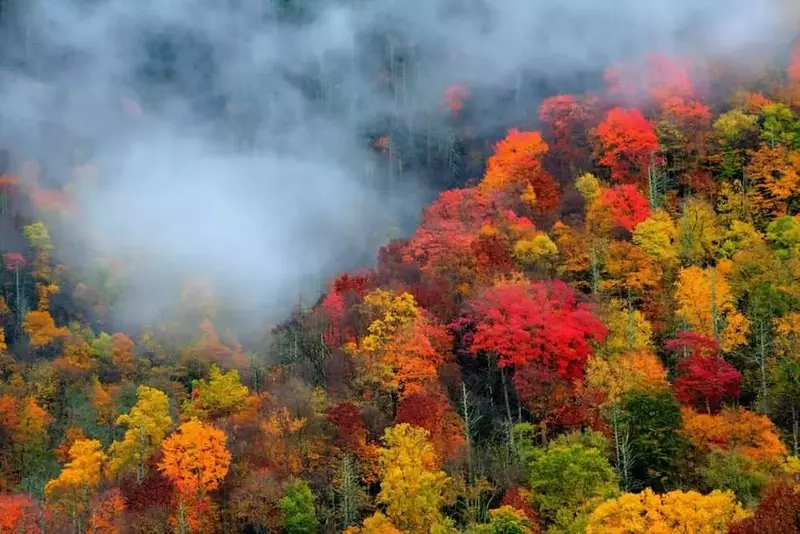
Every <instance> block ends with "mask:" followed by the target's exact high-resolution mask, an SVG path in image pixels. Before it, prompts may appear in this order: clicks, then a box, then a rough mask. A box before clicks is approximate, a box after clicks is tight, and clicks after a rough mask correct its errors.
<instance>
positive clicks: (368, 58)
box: [0, 0, 793, 324]
mask: <svg viewBox="0 0 800 534" xmlns="http://www.w3.org/2000/svg"><path fill="white" fill-rule="evenodd" d="M721 4H724V5H721ZM298 5H299V6H301V7H292V6H298ZM287 6H289V7H287ZM5 8H6V13H5V15H4V22H5V26H4V28H5V29H4V30H3V37H2V47H3V51H2V56H3V62H2V65H3V68H2V72H0V142H1V143H2V145H3V146H5V147H8V148H9V149H10V150H11V152H12V154H13V155H14V160H15V162H17V163H19V162H21V161H24V160H30V159H35V160H37V161H39V162H40V164H41V166H42V169H43V174H42V178H41V180H42V182H43V183H47V184H50V185H57V184H60V183H65V182H66V181H67V180H69V179H70V169H71V168H72V167H73V166H75V165H78V164H91V165H93V166H94V167H96V168H97V169H98V171H99V179H98V180H97V182H94V181H91V180H83V181H81V180H78V181H77V183H76V185H75V192H76V194H77V195H78V197H79V199H80V218H79V219H78V220H77V221H76V222H75V226H74V227H70V228H69V229H68V231H70V232H76V233H79V234H81V235H86V236H92V239H93V240H95V242H96V243H97V246H98V247H99V248H100V249H101V250H103V252H104V253H105V254H107V255H108V256H109V257H111V258H117V259H122V260H123V261H124V262H125V264H126V267H127V269H126V270H127V273H128V276H129V279H128V285H126V286H125V290H124V292H123V294H122V297H121V300H120V302H119V303H117V305H116V306H115V308H114V312H115V315H116V319H117V320H118V321H120V322H124V323H126V324H137V323H142V322H147V321H150V320H152V319H154V318H155V317H156V316H157V313H158V311H159V310H161V309H162V308H163V307H165V306H167V305H168V304H169V303H170V302H171V299H172V298H173V297H174V296H175V295H176V294H177V291H176V289H177V284H178V281H179V280H181V279H184V278H186V277H188V276H203V277H206V278H209V279H211V280H213V281H214V282H215V283H216V284H218V286H219V292H220V294H221V296H224V297H225V298H227V299H230V300H232V301H234V302H236V306H237V307H238V308H239V309H240V311H244V312H247V313H249V314H253V313H255V314H257V315H258V317H259V320H261V319H260V318H263V320H265V321H266V320H273V319H276V318H279V317H281V316H282V315H283V314H285V313H286V312H287V311H288V310H290V309H291V308H292V307H293V306H294V305H295V304H296V302H297V300H298V298H299V295H300V294H303V295H305V296H307V297H308V296H310V297H313V295H314V294H315V293H316V292H318V291H319V289H320V287H322V286H323V284H324V281H325V280H326V279H327V278H328V277H329V276H331V275H332V274H334V273H335V271H336V270H338V269H341V268H348V267H352V266H355V265H359V264H363V263H368V262H369V261H370V259H371V258H373V257H374V252H375V249H376V247H377V246H378V245H379V244H380V243H381V242H382V241H384V240H385V239H386V237H387V235H389V234H390V233H391V234H397V233H398V232H402V231H404V230H407V228H408V225H409V222H410V221H413V218H414V216H415V215H416V214H418V212H419V210H420V209H421V208H422V206H423V205H424V203H425V202H426V201H428V200H429V199H430V197H431V195H432V194H433V193H434V191H432V189H433V188H435V186H434V187H431V186H429V185H426V184H430V180H426V179H423V178H424V177H421V176H420V175H419V174H420V172H422V171H421V169H420V167H419V166H416V167H414V166H413V165H409V166H408V168H407V170H406V172H405V173H402V174H401V172H400V170H399V169H397V168H395V169H387V166H386V164H385V162H384V163H381V162H380V158H379V157H378V156H377V155H376V154H375V151H374V150H371V149H370V146H369V135H371V134H380V133H381V131H383V132H386V131H393V132H394V131H407V132H409V135H413V134H414V132H417V131H419V130H420V129H426V130H427V135H428V136H430V135H434V136H442V135H444V136H447V135H448V133H447V132H446V131H445V132H444V133H442V132H440V131H439V130H437V132H436V133H434V134H431V133H430V130H431V128H432V127H431V124H439V123H441V124H445V125H446V124H447V121H448V120H449V119H448V116H447V111H446V110H445V109H443V106H442V91H443V89H444V88H445V87H446V86H447V85H450V84H455V83H458V84H463V85H466V86H468V87H470V89H471V91H472V93H473V95H476V96H475V98H476V99H478V98H486V95H498V94H502V93H503V92H504V91H514V90H518V88H519V85H520V84H521V83H523V81H521V80H524V83H526V84H527V87H528V90H527V92H526V93H525V95H526V100H525V102H524V105H525V107H526V108H527V109H528V110H529V111H535V108H536V105H537V102H536V98H537V97H538V96H544V95H540V94H538V93H537V91H544V90H541V89H537V88H541V87H545V86H548V87H555V88H559V86H560V84H565V83H566V84H567V85H571V86H570V87H566V88H565V89H566V90H580V89H581V87H579V86H580V84H581V83H582V82H581V81H580V80H582V78H581V76H582V75H583V74H587V73H588V74H596V73H597V72H600V71H602V69H603V68H604V67H605V66H606V65H607V64H608V63H609V62H611V61H618V60H626V59H636V58H639V57H642V56H644V55H645V54H647V53H648V52H649V51H652V50H654V49H659V50H665V51H668V52H676V53H689V54H691V55H693V56H695V57H708V58H712V57H727V58H731V57H737V55H740V54H741V53H742V52H743V51H745V50H754V49H759V50H760V49H764V50H766V51H767V52H769V51H771V50H772V49H773V47H775V46H776V45H778V44H785V41H786V40H787V39H788V36H789V35H790V34H789V31H790V30H791V29H793V24H792V23H791V22H790V20H789V19H788V17H786V16H785V13H784V12H783V11H782V10H781V8H779V7H778V5H777V4H773V3H772V2H770V1H767V0H763V1H755V2H754V1H752V0H750V1H744V0H728V1H725V2H720V1H719V0H651V1H647V2H645V1H642V0H572V1H558V0H339V1H333V0H331V1H324V0H307V1H305V2H289V1H285V0H284V1H279V0H274V1H272V2H270V1H268V0H261V1H255V0H239V1H234V0H229V1H224V0H136V1H134V0H26V1H25V2H16V3H15V4H14V3H12V4H11V5H10V8H9V5H8V3H6V4H5ZM387 36H388V37H387ZM392 53H394V54H395V56H396V57H397V58H399V59H398V60H396V61H391V62H390V61H389V60H388V59H387V58H388V57H389V55H390V54H392ZM392 70H394V73H393V76H394V79H395V81H396V83H395V85H394V86H393V87H392V88H389V86H387V84H381V83H378V81H377V80H378V78H379V76H380V75H381V74H382V73H383V72H385V71H390V72H389V75H392V73H391V71H392ZM523 74H524V78H523V77H522V75H523ZM565 80H566V82H565ZM534 82H535V83H534ZM576 84H577V86H578V87H576ZM515 88H517V89H515ZM481 95H482V96H481ZM487 102H489V103H488V104H487V105H485V106H483V107H480V106H476V109H478V110H479V111H476V113H477V116H473V117H472V120H473V122H475V124H477V127H478V128H479V129H481V128H485V129H486V132H494V131H496V130H497V129H498V128H504V127H507V126H512V125H514V123H515V122H516V120H517V117H516V116H515V114H517V113H519V109H518V108H513V109H512V108H509V107H507V106H497V105H493V104H492V103H491V102H493V101H492V100H487ZM140 110H141V112H140ZM445 130H446V128H445ZM76 147H77V148H78V149H79V150H77V151H76ZM0 237H2V236H0ZM0 248H2V247H0ZM62 254H67V255H69V252H65V251H62ZM84 259H85V258H74V257H73V258H69V257H68V258H67V260H70V261H73V262H74V263H76V264H84V263H87V262H84V261H82V260H84Z"/></svg>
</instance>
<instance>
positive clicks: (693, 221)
mask: <svg viewBox="0 0 800 534" xmlns="http://www.w3.org/2000/svg"><path fill="white" fill-rule="evenodd" d="M719 234H720V230H719V226H718V225H717V217H716V214H715V213H714V209H713V208H712V207H711V206H709V205H708V204H707V203H706V202H703V201H702V200H697V199H690V200H688V201H687V202H686V205H685V206H684V207H683V214H682V215H681V218H680V219H678V232H677V235H676V236H675V243H676V245H677V248H678V256H679V258H680V259H681V261H682V262H683V263H684V264H690V265H699V264H703V263H704V262H706V261H709V260H712V259H713V258H714V257H715V256H716V253H717V246H718V241H719V237H720V235H719Z"/></svg>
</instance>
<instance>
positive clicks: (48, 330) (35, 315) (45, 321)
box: [22, 310, 69, 348]
mask: <svg viewBox="0 0 800 534" xmlns="http://www.w3.org/2000/svg"><path fill="white" fill-rule="evenodd" d="M22 329H23V330H24V331H25V333H26V334H28V336H29V337H30V344H31V346H32V347H34V348H39V347H44V346H46V345H49V344H50V343H52V342H53V341H55V340H56V339H61V338H65V337H67V335H68V334H69V332H68V331H67V329H66V328H63V327H60V328H59V327H56V323H55V321H54V320H53V316H52V315H50V312H48V311H38V310H34V311H30V312H28V313H27V314H26V315H25V320H24V321H23V322H22Z"/></svg>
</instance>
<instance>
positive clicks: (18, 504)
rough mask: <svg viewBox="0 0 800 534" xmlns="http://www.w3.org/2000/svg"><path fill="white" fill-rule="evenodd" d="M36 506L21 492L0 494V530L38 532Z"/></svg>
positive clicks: (28, 533) (36, 533) (34, 533)
mask: <svg viewBox="0 0 800 534" xmlns="http://www.w3.org/2000/svg"><path fill="white" fill-rule="evenodd" d="M37 516H38V507H37V506H36V503H34V502H33V501H32V500H31V498H30V497H29V496H28V495H26V494H22V493H18V494H9V493H4V494H0V532H11V533H15V532H25V533H27V534H38V533H39V532H41V531H40V530H39V525H37V520H38V517H37Z"/></svg>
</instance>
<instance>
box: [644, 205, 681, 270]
mask: <svg viewBox="0 0 800 534" xmlns="http://www.w3.org/2000/svg"><path fill="white" fill-rule="evenodd" d="M677 233H678V231H677V229H676V228H675V223H674V222H673V221H672V218H671V217H670V216H669V214H668V213H667V212H666V211H664V210H662V209H658V210H656V211H655V212H654V213H653V214H652V215H651V216H650V217H649V218H647V219H645V220H644V221H642V222H640V223H639V224H637V225H636V228H634V229H633V243H634V244H635V245H636V246H638V247H639V248H640V249H642V250H643V251H644V252H645V253H646V254H647V255H649V256H650V257H651V258H653V259H654V260H656V261H659V262H662V263H665V264H670V263H672V262H674V261H675V259H676V258H677V251H676V250H675V237H676V236H677Z"/></svg>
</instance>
